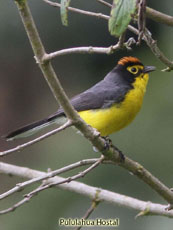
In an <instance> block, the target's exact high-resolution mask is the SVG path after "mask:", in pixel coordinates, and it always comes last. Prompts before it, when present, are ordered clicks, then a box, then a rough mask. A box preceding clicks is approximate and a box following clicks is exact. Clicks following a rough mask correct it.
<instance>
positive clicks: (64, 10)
mask: <svg viewBox="0 0 173 230" xmlns="http://www.w3.org/2000/svg"><path fill="white" fill-rule="evenodd" d="M70 1H71V0H61V7H60V14H61V21H62V24H63V25H64V26H68V14H67V13H68V10H67V7H68V6H69V5H70Z"/></svg>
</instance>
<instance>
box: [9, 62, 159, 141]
mask: <svg viewBox="0 0 173 230" xmlns="http://www.w3.org/2000/svg"><path fill="white" fill-rule="evenodd" d="M154 70H155V67H154V66H144V65H143V64H142V63H141V61H140V60H139V59H138V58H136V57H123V58H121V59H120V60H119V61H118V64H117V65H116V66H115V67H114V68H113V70H112V71H110V72H109V73H108V74H107V75H106V76H105V78H104V79H103V80H101V81H100V82H98V83H97V84H95V85H94V86H92V87H91V88H89V89H88V90H86V91H84V92H82V93H80V94H78V95H77V96H75V97H73V98H72V99H71V100H70V102H71V104H72V105H73V107H74V108H75V110H76V111H77V112H78V114H79V115H80V117H81V118H82V119H83V120H84V121H85V122H86V123H87V124H89V125H90V126H92V127H94V128H96V129H97V130H98V131H99V132H100V134H101V136H108V135H110V134H111V133H114V132H117V131H119V130H120V129H122V128H124V127H125V126H127V125H128V124H129V123H130V122H131V121H132V120H133V119H134V118H135V116H136V114H137V113H138V112H139V110H140V108H141V106H142V102H143V97H144V94H145V91H146V86H147V83H148V79H149V75H148V73H149V72H151V71H154ZM64 118H65V113H64V111H63V109H62V108H59V110H58V111H57V112H55V113H54V114H52V115H51V116H49V117H48V118H45V119H43V120H40V121H36V122H34V123H32V124H29V125H26V126H24V127H22V128H19V129H17V130H15V131H13V132H11V133H9V134H8V135H7V136H6V139H7V140H14V139H17V138H22V137H27V136H30V135H32V134H35V133H37V132H38V131H40V130H41V129H43V128H45V127H47V126H49V125H52V124H54V123H55V124H62V121H64V122H65V120H64Z"/></svg>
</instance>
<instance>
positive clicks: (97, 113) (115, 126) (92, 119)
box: [79, 74, 148, 136]
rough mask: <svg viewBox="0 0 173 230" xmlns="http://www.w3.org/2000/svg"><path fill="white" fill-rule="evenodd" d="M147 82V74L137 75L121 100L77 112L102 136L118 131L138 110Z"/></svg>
mask: <svg viewBox="0 0 173 230" xmlns="http://www.w3.org/2000/svg"><path fill="white" fill-rule="evenodd" d="M147 82H148V74H145V75H144V76H143V77H137V78H136V81H135V82H134V83H133V87H134V88H133V89H132V90H130V91H129V92H128V93H127V94H126V96H125V99H124V101H123V102H121V103H120V104H118V105H117V104H115V105H113V106H112V107H110V108H106V109H97V110H87V111H81V112H79V115H80V116H81V117H82V119H83V120H84V121H85V122H86V123H88V124H89V125H91V126H92V127H94V128H96V129H97V130H98V131H99V132H100V133H101V135H102V136H107V135H109V134H111V133H114V132H116V131H119V130H120V129H122V128H124V127H125V126H127V125H128V124H129V123H130V122H131V121H132V120H133V119H134V118H135V116H136V114H137V113H138V112H139V110H140V108H141V106H142V102H143V96H144V94H145V90H146V86H147Z"/></svg>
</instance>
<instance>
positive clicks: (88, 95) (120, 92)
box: [48, 80, 128, 120]
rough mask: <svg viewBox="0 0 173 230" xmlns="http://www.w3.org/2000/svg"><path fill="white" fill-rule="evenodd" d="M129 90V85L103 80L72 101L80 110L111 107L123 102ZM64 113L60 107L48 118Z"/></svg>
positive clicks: (76, 108)
mask: <svg viewBox="0 0 173 230" xmlns="http://www.w3.org/2000/svg"><path fill="white" fill-rule="evenodd" d="M127 91H128V88H127V86H123V87H122V86H121V87H120V86H119V85H116V84H110V82H107V81H104V80H103V81H101V82H99V83H98V84H96V85H95V86H93V87H91V88H90V89H88V90H86V91H85V92H83V93H81V94H78V95H77V96H75V97H73V98H72V99H71V100H70V102H71V104H72V105H73V107H74V108H75V110H77V111H78V112H79V111H84V110H90V109H91V110H92V109H93V110H94V109H100V108H103V109H104V108H109V107H111V105H112V104H119V103H121V101H123V99H124V97H125V95H126V93H127ZM63 114H64V111H63V109H62V108H60V109H59V110H58V111H57V112H56V113H54V114H53V115H51V116H50V117H49V118H48V119H49V120H52V119H55V118H56V117H58V116H61V115H63Z"/></svg>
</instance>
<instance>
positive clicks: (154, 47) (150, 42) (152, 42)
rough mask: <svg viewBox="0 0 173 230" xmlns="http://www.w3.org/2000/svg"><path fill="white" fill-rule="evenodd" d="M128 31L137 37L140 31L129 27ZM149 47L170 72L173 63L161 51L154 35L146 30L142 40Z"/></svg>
mask: <svg viewBox="0 0 173 230" xmlns="http://www.w3.org/2000/svg"><path fill="white" fill-rule="evenodd" d="M128 29H129V30H130V31H132V32H133V33H135V34H136V35H138V34H139V31H138V30H137V29H136V28H134V27H133V26H131V25H129V26H128ZM142 39H143V40H144V41H145V42H146V43H147V45H148V46H149V47H150V49H151V51H152V52H153V54H154V55H155V56H156V57H157V58H158V59H159V60H160V61H161V62H162V63H164V64H165V65H166V66H168V69H166V71H170V70H172V69H173V62H172V61H170V60H169V59H168V58H167V57H166V56H165V55H164V54H163V52H162V51H161V50H160V49H159V47H158V46H157V41H156V40H154V39H153V38H152V34H151V32H150V31H149V30H147V29H145V32H144V36H143V38H142Z"/></svg>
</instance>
